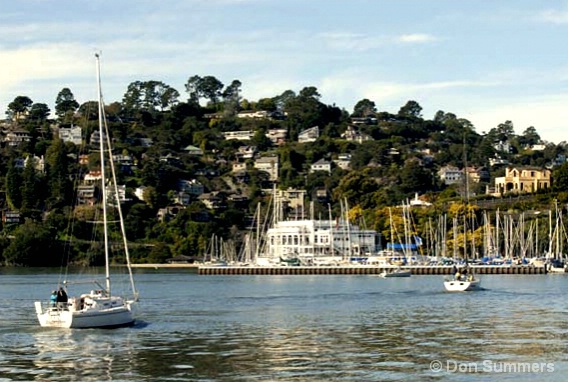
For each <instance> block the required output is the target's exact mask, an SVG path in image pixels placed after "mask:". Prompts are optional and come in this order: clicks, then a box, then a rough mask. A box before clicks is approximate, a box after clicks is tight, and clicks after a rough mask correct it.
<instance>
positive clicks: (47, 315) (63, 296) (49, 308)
mask: <svg viewBox="0 0 568 382" xmlns="http://www.w3.org/2000/svg"><path fill="white" fill-rule="evenodd" d="M95 58H96V74H97V97H98V112H99V136H100V160H101V190H102V211H103V213H102V215H103V216H102V219H103V221H102V223H103V228H104V229H103V231H104V234H103V242H104V257H105V281H104V282H98V281H96V280H95V281H89V283H90V282H93V283H94V284H95V285H96V287H95V289H93V290H90V291H88V292H86V293H83V294H80V295H78V296H76V297H68V296H67V285H69V283H67V282H66V281H65V282H64V283H63V285H64V287H61V288H60V289H59V292H58V293H57V294H58V296H56V295H55V294H56V292H55V291H54V294H52V301H50V302H49V303H47V304H46V303H42V302H41V301H36V302H35V309H36V314H37V318H38V320H39V323H40V325H41V326H43V327H58V328H115V327H122V326H130V325H133V324H134V313H133V305H134V303H136V302H137V301H138V292H137V291H136V287H135V285H134V278H133V275H132V269H131V267H130V256H129V253H128V246H127V241H126V235H125V228H124V220H123V215H122V211H121V209H120V198H119V193H118V186H117V185H116V173H115V169H114V165H113V164H112V152H111V147H110V136H109V134H108V132H106V131H105V130H106V123H105V121H106V118H105V115H104V104H103V101H102V92H101V80H100V57H99V54H95ZM105 141H106V142H105ZM105 150H106V151H105ZM105 153H106V154H108V155H105ZM106 156H108V158H105V157H106ZM106 159H108V162H109V167H110V170H111V174H110V179H109V182H108V183H109V184H107V174H106V171H105V163H106ZM109 185H111V187H108V186H109ZM109 189H110V190H109ZM110 200H114V203H113V205H114V206H115V207H116V208H117V212H118V217H119V223H120V231H121V234H122V237H123V240H122V244H123V246H124V252H125V253H124V255H125V258H126V263H127V264H126V265H127V269H128V274H129V276H130V287H131V289H132V297H131V298H126V297H123V296H118V295H113V294H112V289H111V274H110V266H109V257H110V256H109V253H110V242H109V232H108V231H109V230H108V223H109V219H108V217H107V212H109V211H108V210H109V209H110V206H107V204H108V203H107V202H109V201H110ZM78 284H79V283H78Z"/></svg>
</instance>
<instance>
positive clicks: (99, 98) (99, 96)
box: [95, 53, 111, 295]
mask: <svg viewBox="0 0 568 382" xmlns="http://www.w3.org/2000/svg"><path fill="white" fill-rule="evenodd" d="M95 58H96V62H97V102H98V104H99V105H98V106H99V150H100V156H101V187H102V194H103V229H104V235H103V236H104V247H105V281H106V292H107V293H108V294H109V295H110V294H111V291H110V267H109V245H108V228H107V193H106V176H105V155H104V153H105V151H104V139H103V112H104V111H103V102H102V94H101V63H100V57H99V54H98V53H95Z"/></svg>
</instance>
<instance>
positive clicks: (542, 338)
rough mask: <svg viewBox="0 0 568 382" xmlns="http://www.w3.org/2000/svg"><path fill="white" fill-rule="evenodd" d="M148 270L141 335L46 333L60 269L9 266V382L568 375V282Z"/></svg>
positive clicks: (4, 370)
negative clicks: (446, 283)
mask: <svg viewBox="0 0 568 382" xmlns="http://www.w3.org/2000/svg"><path fill="white" fill-rule="evenodd" d="M481 277H482V286H483V290H481V291H476V292H465V293H448V292H446V291H445V290H444V287H443V277H442V276H412V277H410V278H390V279H383V278H380V277H377V276H373V275H314V276H310V275H301V276H300V275H298V276H275V275H271V276H269V275H267V276H251V275H246V276H203V275H197V274H196V273H195V270H191V269H175V270H166V269H156V270H154V269H151V270H148V269H145V270H141V269H137V270H136V271H135V278H136V281H137V287H138V288H139V291H140V303H139V304H138V307H137V313H136V315H137V323H136V325H135V326H134V327H130V328H121V329H112V330H101V329H87V330H85V329H82V330H71V329H52V328H41V327H40V326H39V324H38V322H37V319H36V316H35V311H34V301H36V300H43V301H47V300H48V299H49V294H50V292H51V290H52V289H54V287H55V286H56V285H57V282H58V280H59V279H60V276H59V272H58V270H52V269H25V270H23V269H7V268H0V304H1V312H2V313H1V314H0V381H251V380H257V381H422V380H423V381H474V380H475V381H478V380H492V381H496V380H499V381H500V380H503V381H507V380H510V381H513V380H514V381H532V380H538V381H564V380H565V379H566V377H565V376H566V375H567V372H568V342H567V340H568V321H567V320H566V318H567V314H568V303H567V299H566V291H567V290H568V275H486V276H481Z"/></svg>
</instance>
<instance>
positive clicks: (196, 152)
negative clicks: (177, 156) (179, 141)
mask: <svg viewBox="0 0 568 382" xmlns="http://www.w3.org/2000/svg"><path fill="white" fill-rule="evenodd" d="M183 151H185V152H186V153H187V154H188V155H191V156H195V157H200V156H203V150H201V149H200V148H199V147H197V146H193V145H189V146H186V147H184V148H183Z"/></svg>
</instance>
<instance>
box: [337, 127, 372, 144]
mask: <svg viewBox="0 0 568 382" xmlns="http://www.w3.org/2000/svg"><path fill="white" fill-rule="evenodd" d="M341 138H343V139H345V140H346V141H349V142H357V143H363V142H366V141H372V140H373V138H372V137H371V136H370V135H367V134H363V133H361V132H359V131H357V130H356V129H355V127H353V126H347V130H345V132H344V133H343V134H341Z"/></svg>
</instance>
